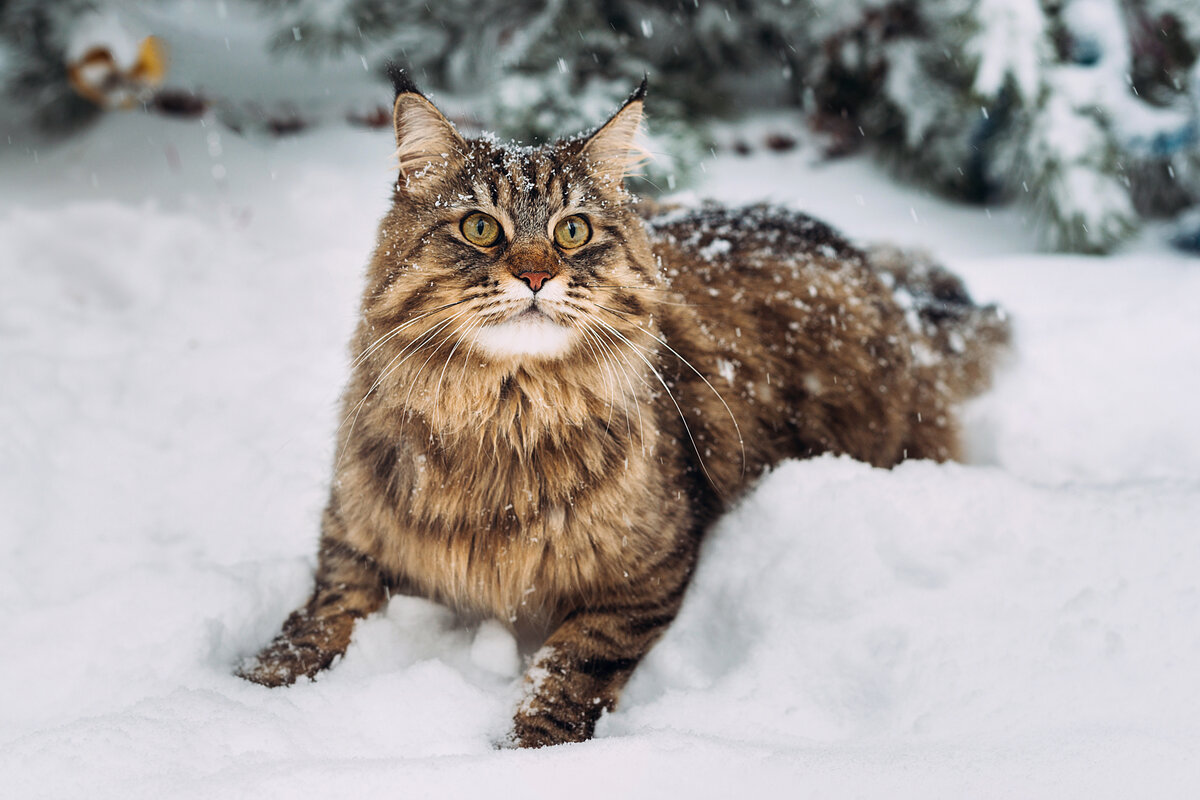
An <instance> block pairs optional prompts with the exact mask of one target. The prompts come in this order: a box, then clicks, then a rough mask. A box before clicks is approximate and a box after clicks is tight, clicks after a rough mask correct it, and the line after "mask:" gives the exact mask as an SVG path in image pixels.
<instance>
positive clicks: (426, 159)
mask: <svg viewBox="0 0 1200 800" xmlns="http://www.w3.org/2000/svg"><path fill="white" fill-rule="evenodd" d="M387 71H388V77H389V78H391V80H392V86H394V87H395V89H396V100H395V102H394V104H393V105H392V124H393V125H394V126H395V129H396V153H395V156H396V162H397V163H398V165H399V167H400V174H401V176H403V177H404V178H406V179H410V180H411V179H412V178H414V177H416V176H417V175H420V174H427V173H428V172H429V169H428V168H429V167H431V165H432V166H436V165H439V164H444V163H446V161H447V160H449V159H451V158H453V157H455V156H456V155H458V154H461V153H462V152H463V151H464V150H465V149H466V142H465V141H463V138H462V136H460V135H459V133H458V131H456V130H454V126H453V125H451V124H450V120H448V119H446V117H445V115H443V114H442V112H440V111H438V110H437V107H436V106H434V104H433V103H431V102H429V100H428V99H427V98H426V97H425V95H423V94H421V90H420V89H418V88H417V86H416V84H414V83H413V82H412V78H410V77H409V76H408V73H406V72H404V71H403V70H401V69H399V68H397V67H396V66H394V65H390V64H389V65H388V68H387Z"/></svg>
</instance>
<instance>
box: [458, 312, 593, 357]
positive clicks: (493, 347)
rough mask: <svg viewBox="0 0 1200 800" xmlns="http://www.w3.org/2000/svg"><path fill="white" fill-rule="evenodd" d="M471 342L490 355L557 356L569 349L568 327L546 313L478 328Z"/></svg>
mask: <svg viewBox="0 0 1200 800" xmlns="http://www.w3.org/2000/svg"><path fill="white" fill-rule="evenodd" d="M475 344H476V346H477V347H479V349H481V350H482V351H483V352H485V353H487V354H488V355H490V356H492V357H493V358H504V357H509V358H511V357H513V356H535V357H538V358H557V357H558V356H562V355H565V354H566V352H567V351H568V350H570V349H571V329H570V328H565V327H563V326H562V325H559V324H558V323H557V322H554V321H553V320H550V319H548V318H546V317H523V318H521V319H515V320H509V321H507V322H501V323H500V324H499V325H487V326H484V327H483V328H480V329H479V330H478V331H476V332H475Z"/></svg>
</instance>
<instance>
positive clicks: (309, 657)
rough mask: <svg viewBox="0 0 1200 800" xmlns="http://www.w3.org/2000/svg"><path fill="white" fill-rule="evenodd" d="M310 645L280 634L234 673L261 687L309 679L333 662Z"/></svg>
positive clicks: (331, 658)
mask: <svg viewBox="0 0 1200 800" xmlns="http://www.w3.org/2000/svg"><path fill="white" fill-rule="evenodd" d="M335 655H336V654H334V655H330V656H328V657H326V655H325V654H324V653H322V652H321V651H320V650H319V649H318V648H316V647H314V646H313V645H311V644H297V643H295V642H293V641H291V640H290V639H286V638H284V637H282V636H280V637H279V638H277V639H276V640H275V641H273V642H271V644H269V645H267V647H265V648H263V650H262V652H261V653H259V654H258V655H257V656H255V657H254V658H252V659H250V660H248V661H247V662H246V663H244V664H242V665H241V666H240V667H238V669H237V670H235V671H234V674H235V675H237V676H238V677H239V678H245V679H246V680H248V681H251V682H252V683H258V684H262V685H263V686H270V687H275V686H291V685H292V684H293V683H295V682H296V681H297V680H299V679H300V678H311V677H313V676H314V675H316V674H317V673H318V672H320V671H321V670H322V669H324V668H325V667H327V666H329V664H330V663H331V662H332V661H333V658H334V657H335Z"/></svg>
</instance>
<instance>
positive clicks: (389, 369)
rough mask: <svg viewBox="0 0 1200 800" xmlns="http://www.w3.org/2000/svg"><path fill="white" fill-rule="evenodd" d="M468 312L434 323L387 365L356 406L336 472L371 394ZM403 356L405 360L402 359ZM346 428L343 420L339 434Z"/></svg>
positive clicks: (339, 454) (463, 311) (335, 466)
mask: <svg viewBox="0 0 1200 800" xmlns="http://www.w3.org/2000/svg"><path fill="white" fill-rule="evenodd" d="M467 311H469V309H463V310H462V311H459V312H458V313H457V314H455V315H454V316H452V317H450V318H449V319H447V320H443V321H442V322H436V323H434V324H433V325H432V326H431V328H430V329H429V330H427V331H425V332H424V333H422V334H421V335H419V336H418V337H417V338H416V339H413V340H412V341H411V342H409V343H408V344H406V345H405V346H404V347H403V348H401V350H400V352H399V353H397V354H396V355H395V356H393V357H392V360H391V361H389V362H388V363H387V365H386V366H385V367H384V371H383V372H382V373H381V374H380V376H379V378H378V379H376V381H375V383H373V384H372V385H371V388H370V389H368V390H367V392H366V394H364V395H363V396H362V399H361V400H359V401H358V403H357V405H355V406H354V416H353V417H352V418H351V420H350V430H349V431H347V433H346V438H345V440H344V441H343V442H342V449H341V451H340V452H339V453H338V457H337V461H336V463H335V465H334V469H335V470H336V469H337V467H340V466H341V463H342V458H343V457H344V456H345V454H346V448H347V447H349V446H350V438H351V437H352V436H353V435H354V427H355V425H357V424H358V415H359V414H361V413H362V409H363V405H364V404H365V403H366V402H367V398H368V397H370V396H371V394H372V393H374V391H375V390H376V389H378V388H379V386H380V384H382V383H383V382H384V381H385V380H387V378H388V376H389V375H391V374H392V373H393V372H395V371H396V370H398V369H399V368H400V367H401V366H403V365H404V362H405V361H408V359H410V358H412V357H413V356H414V355H415V354H417V353H419V352H420V351H421V349H422V348H424V347H425V346H427V345H428V344H429V342H430V341H432V340H433V337H434V336H436V335H437V333H438V331H440V330H442V329H444V328H445V327H446V326H447V325H449V324H450V323H451V322H453V321H454V320H456V319H458V318H459V317H461V316H462V315H463V314H466V313H467ZM422 339H425V342H424V343H422V344H420V345H418V346H417V347H416V349H415V350H413V351H412V352H411V353H409V354H408V355H404V352H405V351H406V350H408V348H410V347H412V346H413V345H417V343H418V342H421V340H422ZM401 356H403V358H401ZM397 359H399V363H396V361H397ZM393 365H395V366H393ZM344 427H346V421H345V420H342V424H341V425H339V426H338V430H337V432H338V433H339V434H340V433H341V431H342V428H344Z"/></svg>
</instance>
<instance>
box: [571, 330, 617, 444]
mask: <svg viewBox="0 0 1200 800" xmlns="http://www.w3.org/2000/svg"><path fill="white" fill-rule="evenodd" d="M579 333H580V334H581V335H582V336H583V343H584V344H585V345H587V348H588V349H589V350H591V351H592V356H593V357H594V358H595V359H596V364H597V366H603V367H604V382H605V383H606V384H608V418H607V419H605V420H604V432H605V433H608V431H609V429H610V428H611V427H612V415H613V407H614V406H615V405H616V404H617V396H616V392H615V387H614V385H613V374H612V368H611V366H610V365H609V364H608V363H607V361H606V360H605V358H604V357H603V356H602V355H600V351H599V350H597V349H596V346H595V345H594V344H592V336H593V334H592V332H591V331H589V330H588V329H586V328H580V330H579Z"/></svg>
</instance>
